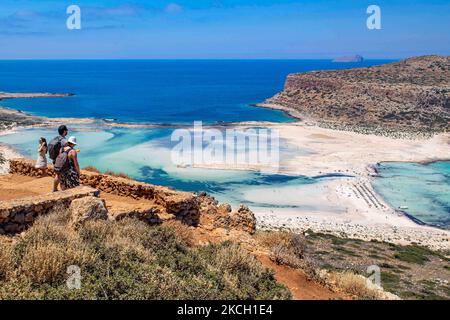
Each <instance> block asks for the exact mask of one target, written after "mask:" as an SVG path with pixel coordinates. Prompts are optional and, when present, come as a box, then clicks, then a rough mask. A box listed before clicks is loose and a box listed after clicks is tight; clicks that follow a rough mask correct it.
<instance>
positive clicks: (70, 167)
mask: <svg viewBox="0 0 450 320" xmlns="http://www.w3.org/2000/svg"><path fill="white" fill-rule="evenodd" d="M76 145H77V139H76V138H75V137H70V138H69V139H68V140H67V144H66V146H65V147H63V148H62V150H61V153H60V154H59V156H58V157H57V158H56V161H55V166H54V168H55V171H56V172H57V173H58V177H59V183H60V185H61V189H62V190H67V189H72V188H75V187H78V186H79V185H80V175H81V171H80V165H79V164H78V154H77V151H76V150H75V149H74V147H75V146H76Z"/></svg>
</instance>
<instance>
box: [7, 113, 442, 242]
mask: <svg viewBox="0 0 450 320" xmlns="http://www.w3.org/2000/svg"><path fill="white" fill-rule="evenodd" d="M65 120H66V119H65V118H60V119H58V120H52V121H49V122H46V123H45V124H40V125H39V127H42V126H44V127H45V126H47V127H52V126H54V125H55V123H56V122H57V121H62V122H65ZM91 121H93V120H90V119H88V121H87V122H86V119H84V120H83V119H79V120H78V121H76V123H79V124H86V123H88V124H92V122H91ZM60 123H61V122H60ZM72 123H73V122H72ZM255 124H256V123H254V122H251V123H241V124H240V125H237V126H238V127H239V128H245V127H252V126H254V125H255ZM265 124H267V125H268V126H270V127H271V128H276V129H277V130H279V131H280V136H281V137H282V138H283V139H286V140H287V141H288V143H290V144H293V145H294V146H301V147H302V148H308V147H310V146H311V145H314V148H313V149H312V150H313V151H314V152H313V154H308V155H298V156H297V157H293V158H292V159H289V161H287V162H285V163H282V164H281V167H280V173H283V174H288V175H295V176H297V175H303V176H310V177H311V176H320V175H323V174H326V173H332V172H334V173H340V174H347V175H349V176H348V177H346V176H343V177H341V178H338V179H330V180H328V179H325V181H323V182H321V190H319V192H320V194H321V195H323V197H324V198H325V199H326V200H327V201H329V203H330V204H331V205H333V206H335V207H336V208H345V212H341V213H336V212H327V211H319V212H307V211H304V210H297V209H280V210H277V209H276V208H272V209H269V208H266V209H264V208H256V209H253V211H254V212H255V215H256V217H257V221H258V227H259V228H260V229H261V230H274V229H276V230H279V229H284V230H290V231H297V232H298V231H307V230H312V231H314V232H324V233H331V234H334V235H338V236H344V237H349V238H355V239H361V240H378V241H387V242H392V243H396V244H408V243H413V242H418V243H420V244H421V245H424V246H427V247H430V248H433V249H441V250H448V249H450V231H448V230H442V229H439V228H437V227H433V226H428V225H420V224H417V223H416V222H414V221H413V220H412V219H411V218H410V217H408V216H407V215H405V214H402V213H401V212H399V210H396V209H394V208H392V207H390V206H389V205H388V204H387V203H386V202H385V201H384V200H383V199H382V198H381V196H379V195H378V194H377V193H376V191H375V190H374V189H373V187H372V185H371V181H372V179H374V175H375V173H374V170H373V165H374V164H375V163H378V162H377V161H374V160H377V159H382V158H385V156H384V153H383V152H379V154H376V152H375V151H376V149H373V144H376V145H381V146H383V148H382V149H383V150H388V149H389V148H387V147H388V146H389V145H391V147H392V146H396V145H397V143H399V142H398V141H397V142H396V139H392V138H385V137H379V136H373V137H367V136H364V135H362V134H358V133H349V132H340V131H334V130H331V129H324V128H320V127H315V126H311V125H305V124H304V123H300V122H297V123H289V124H279V123H271V124H269V123H265ZM263 125H264V124H263ZM118 126H120V124H118ZM228 126H229V125H226V126H225V127H228ZM32 127H34V126H32ZM210 127H211V126H210ZM217 127H222V128H223V127H224V126H223V125H220V126H217ZM21 128H22V127H20V126H18V127H15V128H14V129H13V130H8V131H3V132H1V133H0V134H7V133H12V132H14V130H17V129H19V130H20V129H21ZM24 128H29V127H28V126H25V127H24ZM99 129H100V130H101V128H99ZM330 135H332V136H330ZM358 139H363V140H364V139H369V140H371V139H375V141H372V143H371V144H364V143H363V142H362V141H359V140H358ZM380 139H382V140H383V143H381V144H380V141H379V140H380ZM446 139H449V137H448V135H444V136H443V137H440V136H438V137H435V138H433V139H430V140H431V142H430V141H429V142H428V144H429V145H425V146H423V145H422V144H423V141H422V142H418V141H414V140H406V142H408V143H410V145H409V146H410V147H412V146H414V145H416V152H414V153H413V154H414V157H410V156H409V157H410V158H408V159H407V161H411V162H420V161H438V160H437V159H436V157H443V158H445V156H447V157H450V151H448V152H447V153H445V152H443V153H438V154H434V155H433V153H428V152H429V150H430V149H432V150H445V148H436V146H439V145H440V144H441V143H443V142H444V141H447V140H446ZM320 141H322V142H320ZM348 141H353V142H352V143H353V144H356V145H358V146H359V149H358V148H356V149H355V150H352V151H353V152H351V151H350V150H347V151H346V152H345V153H344V155H341V156H340V157H339V152H336V150H337V149H341V148H344V150H345V148H346V147H344V146H342V145H340V143H343V142H348ZM330 143H331V144H330ZM400 144H401V145H402V146H403V144H402V143H400ZM397 146H398V145H397ZM361 147H363V150H366V153H367V154H366V155H364V154H363V153H362V152H361V149H360V148H361ZM347 149H348V148H347ZM404 149H406V150H408V148H404ZM369 150H370V152H368V151H369ZM396 150H397V152H394V155H392V150H390V151H389V153H390V154H391V159H389V160H387V161H402V160H405V153H403V152H400V153H398V150H399V149H398V148H397V149H396ZM417 150H419V151H420V152H417ZM0 151H3V152H4V153H5V156H6V158H15V157H18V156H20V155H19V154H18V153H17V152H15V151H14V150H12V149H11V148H9V147H7V146H5V145H0ZM336 153H337V154H336ZM355 154H359V157H358V158H355V156H354V155H355ZM407 154H410V152H407ZM430 154H431V157H432V158H433V159H430ZM317 159H320V161H319V160H317ZM373 161H374V162H373ZM379 162H383V161H381V160H380V161H379ZM3 167H4V168H2V170H3V173H5V170H6V169H5V168H6V167H5V166H3ZM200 167H203V168H207V169H223V170H230V169H233V170H236V169H238V170H239V169H241V170H259V169H261V168H258V167H254V168H249V167H243V168H236V167H233V168H229V167H228V168H224V167H220V166H219V167H217V166H200ZM360 186H364V189H365V190H367V191H365V193H364V195H359V196H358V190H363V189H362V187H360ZM370 198H373V199H370ZM371 201H372V202H373V203H371ZM374 204H375V205H374ZM274 211H275V212H276V214H273V212H274Z"/></svg>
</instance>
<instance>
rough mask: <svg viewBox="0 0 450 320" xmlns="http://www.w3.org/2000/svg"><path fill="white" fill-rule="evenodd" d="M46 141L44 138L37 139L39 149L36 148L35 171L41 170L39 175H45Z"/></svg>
mask: <svg viewBox="0 0 450 320" xmlns="http://www.w3.org/2000/svg"><path fill="white" fill-rule="evenodd" d="M47 151H48V146H47V140H45V138H40V139H39V147H38V158H37V160H36V165H35V167H36V169H40V170H41V174H42V175H45V174H47Z"/></svg>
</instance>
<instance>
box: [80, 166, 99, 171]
mask: <svg viewBox="0 0 450 320" xmlns="http://www.w3.org/2000/svg"><path fill="white" fill-rule="evenodd" d="M83 170H85V171H89V172H93V173H100V170H98V169H97V168H96V167H94V166H87V167H84V168H83Z"/></svg>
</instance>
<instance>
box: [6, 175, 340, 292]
mask: <svg viewBox="0 0 450 320" xmlns="http://www.w3.org/2000/svg"><path fill="white" fill-rule="evenodd" d="M52 185H53V178H52V177H44V178H33V177H26V176H21V175H0V201H6V200H13V199H21V198H25V197H31V196H39V195H44V194H47V193H49V192H50V191H51V190H52ZM100 197H101V198H102V199H104V200H105V201H106V205H107V208H108V210H109V211H110V212H111V213H113V214H115V213H120V212H124V211H130V209H133V210H136V211H140V210H146V209H149V208H157V205H156V204H155V203H153V201H150V200H136V199H132V198H128V197H122V196H117V195H113V194H109V193H105V192H101V194H100ZM169 218H170V217H166V219H163V221H164V220H170V219H169ZM190 231H191V236H192V239H193V242H194V243H195V244H197V245H199V244H200V245H201V244H206V243H209V242H220V241H224V240H229V239H232V238H233V233H232V232H231V233H230V232H228V231H226V230H225V229H221V228H218V229H215V230H205V229H203V228H193V227H190ZM249 237H250V236H249ZM242 240H243V241H245V242H247V243H243V245H244V247H247V248H248V247H249V244H250V242H252V243H253V242H254V239H252V238H251V237H250V238H249V239H242ZM253 245H254V243H253ZM250 247H251V245H250ZM253 250H254V248H253ZM253 250H250V251H253ZM254 253H255V255H256V256H257V258H258V259H259V260H260V261H261V263H262V264H263V265H264V266H265V267H267V268H269V269H272V270H273V271H274V272H275V276H276V278H277V280H278V281H279V282H280V283H282V284H284V285H286V286H287V287H288V288H289V289H290V291H291V292H292V295H293V298H294V299H296V300H312V299H320V300H328V299H346V298H347V297H346V296H345V295H343V294H340V293H334V292H332V291H330V290H329V289H327V288H325V287H323V286H321V285H320V284H318V283H315V282H314V281H310V280H308V278H307V277H306V275H305V274H304V273H303V271H301V270H298V269H292V268H290V267H286V266H279V265H277V264H275V263H274V262H272V261H271V260H270V259H269V257H268V256H267V254H261V253H260V252H258V253H256V252H254Z"/></svg>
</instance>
